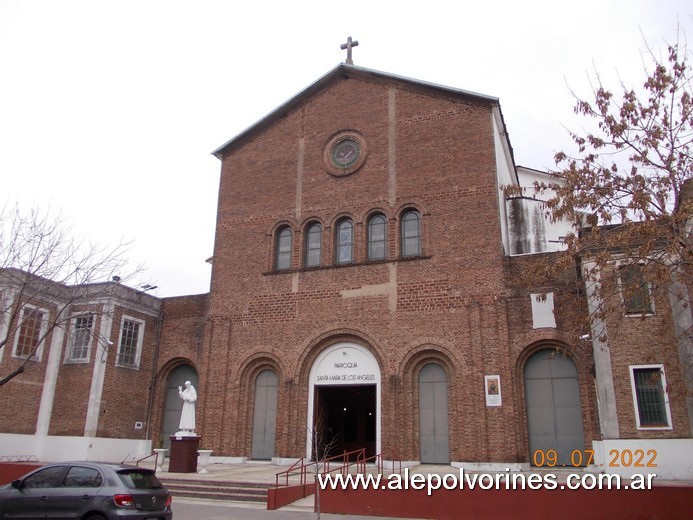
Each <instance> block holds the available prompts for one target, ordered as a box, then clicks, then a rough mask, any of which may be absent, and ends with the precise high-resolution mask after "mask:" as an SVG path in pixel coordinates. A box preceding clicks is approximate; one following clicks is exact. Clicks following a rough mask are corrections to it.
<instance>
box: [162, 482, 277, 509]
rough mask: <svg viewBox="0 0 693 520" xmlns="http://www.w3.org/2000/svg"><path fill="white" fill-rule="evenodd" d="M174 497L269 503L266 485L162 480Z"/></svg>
mask: <svg viewBox="0 0 693 520" xmlns="http://www.w3.org/2000/svg"><path fill="white" fill-rule="evenodd" d="M160 480H161V481H162V482H163V484H164V486H166V489H168V490H169V492H170V493H171V495H172V496H173V497H174V499H175V498H176V497H186V498H204V499H207V500H237V501H243V502H258V503H263V504H264V503H267V489H268V487H269V485H268V484H266V483H257V482H233V481H212V480H185V479H166V478H161V479H160Z"/></svg>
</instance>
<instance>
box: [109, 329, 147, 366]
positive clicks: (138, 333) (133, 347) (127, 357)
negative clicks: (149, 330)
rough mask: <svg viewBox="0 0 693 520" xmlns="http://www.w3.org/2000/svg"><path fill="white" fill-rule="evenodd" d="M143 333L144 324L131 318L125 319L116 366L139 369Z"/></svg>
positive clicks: (121, 330)
mask: <svg viewBox="0 0 693 520" xmlns="http://www.w3.org/2000/svg"><path fill="white" fill-rule="evenodd" d="M143 331H144V323H143V322H141V321H139V320H134V319H131V318H123V322H122V325H121V327H120V341H119V343H118V355H117V356H116V365H118V366H121V367H128V368H138V367H139V364H140V352H141V350H142V336H143Z"/></svg>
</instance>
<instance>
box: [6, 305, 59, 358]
mask: <svg viewBox="0 0 693 520" xmlns="http://www.w3.org/2000/svg"><path fill="white" fill-rule="evenodd" d="M28 310H31V311H36V312H40V313H42V315H43V316H42V318H41V327H40V329H39V335H38V337H39V338H41V340H40V341H39V344H38V348H37V349H36V352H35V353H34V355H33V356H31V357H29V359H30V360H31V361H37V362H40V361H41V357H42V356H43V346H44V345H45V343H46V338H45V334H46V329H47V328H48V318H49V317H50V314H49V312H48V309H44V308H43V307H36V306H35V305H24V306H23V307H22V310H21V311H20V313H19V322H18V323H17V330H16V331H15V333H14V344H13V346H12V357H14V358H18V359H26V358H27V356H24V355H21V354H17V347H18V346H19V334H20V332H21V331H22V323H23V322H24V315H25V313H26V312H27V311H28Z"/></svg>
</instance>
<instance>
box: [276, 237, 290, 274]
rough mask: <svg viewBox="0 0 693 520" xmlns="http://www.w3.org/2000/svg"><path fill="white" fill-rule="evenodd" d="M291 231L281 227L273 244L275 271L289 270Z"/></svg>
mask: <svg viewBox="0 0 693 520" xmlns="http://www.w3.org/2000/svg"><path fill="white" fill-rule="evenodd" d="M291 238H292V237H291V229H289V228H288V227H283V228H281V229H280V230H279V232H278V233H277V243H276V244H275V251H276V253H275V260H274V267H275V269H277V270H278V271H279V270H283V269H291Z"/></svg>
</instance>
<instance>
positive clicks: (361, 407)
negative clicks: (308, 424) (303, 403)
mask: <svg viewBox="0 0 693 520" xmlns="http://www.w3.org/2000/svg"><path fill="white" fill-rule="evenodd" d="M314 410H315V413H314V415H313V425H314V430H315V432H316V433H317V434H318V435H319V437H321V439H322V442H321V443H320V444H322V445H323V446H326V445H330V450H329V453H328V454H327V456H333V455H339V454H340V453H344V452H345V451H346V452H349V451H354V450H358V449H361V448H366V457H372V456H374V455H375V454H376V453H375V447H376V444H375V434H376V393H375V385H342V386H316V387H315V406H314ZM321 452H324V449H321ZM321 454H322V455H323V456H325V454H324V453H319V455H321Z"/></svg>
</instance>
